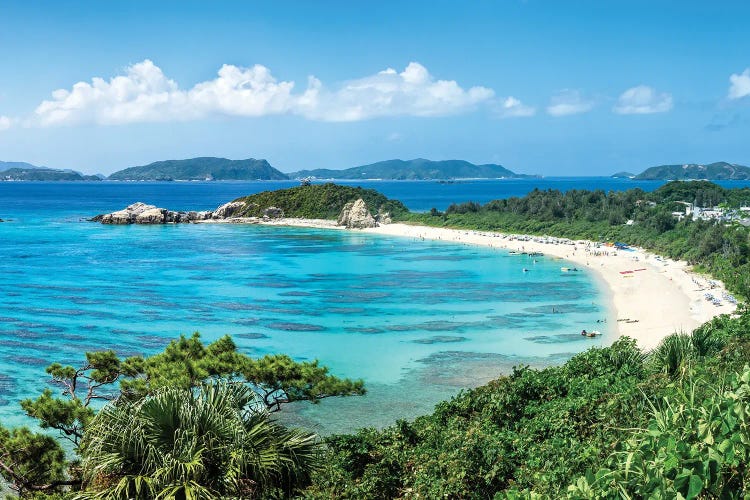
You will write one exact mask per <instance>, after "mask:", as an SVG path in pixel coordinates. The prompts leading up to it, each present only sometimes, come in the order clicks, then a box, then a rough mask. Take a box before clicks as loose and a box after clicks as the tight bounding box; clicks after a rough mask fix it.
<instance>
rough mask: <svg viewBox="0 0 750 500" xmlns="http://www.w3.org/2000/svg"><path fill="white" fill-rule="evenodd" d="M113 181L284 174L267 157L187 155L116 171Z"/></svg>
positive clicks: (266, 177)
mask: <svg viewBox="0 0 750 500" xmlns="http://www.w3.org/2000/svg"><path fill="white" fill-rule="evenodd" d="M108 179H109V180H115V181H172V180H175V181H191V180H200V181H202V180H206V179H210V180H217V181H222V180H232V181H240V180H242V181H246V180H285V179H288V177H287V176H286V174H284V173H282V172H279V171H278V170H276V169H275V168H273V167H272V166H271V165H269V163H268V162H267V161H266V160H256V159H255V158H250V159H247V160H228V159H226V158H213V157H204V158H190V159H188V160H166V161H157V162H154V163H149V164H148V165H142V166H139V167H130V168H126V169H124V170H119V171H117V172H115V173H113V174H112V175H110V176H109V177H108Z"/></svg>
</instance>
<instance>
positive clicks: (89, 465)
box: [0, 333, 365, 498]
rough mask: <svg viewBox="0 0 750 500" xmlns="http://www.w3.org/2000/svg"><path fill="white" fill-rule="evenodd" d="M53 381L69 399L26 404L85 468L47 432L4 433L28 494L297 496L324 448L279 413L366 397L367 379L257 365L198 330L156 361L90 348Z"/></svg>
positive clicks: (9, 469)
mask: <svg viewBox="0 0 750 500" xmlns="http://www.w3.org/2000/svg"><path fill="white" fill-rule="evenodd" d="M47 373H49V374H50V375H51V376H52V382H53V384H54V385H55V386H58V387H60V388H62V393H61V394H60V395H59V396H58V395H56V394H55V393H54V392H53V391H52V390H50V389H46V390H45V391H44V392H43V393H42V395H41V396H39V397H38V398H36V399H27V400H25V401H23V402H22V403H21V406H22V408H23V409H24V411H25V412H26V413H27V414H28V415H29V416H30V417H33V418H35V419H37V420H38V422H39V425H40V427H42V428H43V429H54V430H57V431H59V436H60V437H61V438H62V439H65V440H68V441H69V442H70V443H71V444H72V445H73V449H74V451H75V452H76V454H77V455H78V457H79V458H80V463H79V462H78V461H73V462H68V461H67V460H66V459H65V455H64V453H63V448H62V446H61V444H60V443H58V441H57V440H55V439H53V438H52V437H50V436H49V435H47V434H39V433H34V432H31V431H30V430H28V429H25V428H19V429H13V430H12V431H11V430H7V429H4V428H3V427H2V426H0V476H2V477H3V478H4V479H5V480H6V481H7V482H8V483H9V484H10V485H11V487H12V488H13V489H14V490H15V491H16V492H17V493H18V494H19V495H21V496H32V495H34V494H42V493H45V494H56V493H60V492H62V491H73V492H76V491H78V492H79V493H80V497H81V498H132V497H133V495H135V496H136V497H137V498H208V497H217V496H218V497H221V496H225V495H229V496H236V497H239V496H242V497H244V498H254V497H264V498H265V497H270V496H274V495H276V496H278V495H281V494H282V493H283V494H287V493H290V492H291V491H293V490H295V489H297V488H299V487H300V486H302V485H304V484H306V483H307V481H308V478H309V474H310V472H311V471H312V470H313V468H314V467H316V466H317V465H316V464H317V461H316V460H315V457H317V452H318V448H317V442H316V441H315V439H314V437H313V436H312V435H310V434H308V433H304V432H302V431H296V430H290V429H285V428H284V427H282V426H280V425H278V424H276V423H274V422H273V421H272V420H271V419H270V415H271V414H272V412H274V411H278V410H279V409H280V408H281V405H283V404H285V403H288V402H292V401H311V402H313V403H317V402H319V401H320V400H321V399H323V398H326V397H331V396H348V395H361V394H364V392H365V389H364V386H363V383H362V381H361V380H358V381H353V380H349V379H340V378H337V377H335V376H332V375H330V374H329V373H328V369H327V368H325V367H322V366H320V365H319V364H318V362H317V361H313V362H304V363H299V362H295V361H293V360H292V359H291V358H289V357H288V356H283V355H273V356H270V355H269V356H264V357H262V358H250V357H249V356H246V355H244V354H242V353H239V352H238V351H237V348H236V346H235V344H234V342H232V340H231V339H230V338H229V337H222V338H220V339H219V340H217V341H215V342H213V343H211V344H208V345H204V344H203V343H202V342H201V340H200V336H199V335H198V334H197V333H196V334H194V335H193V336H192V337H184V336H183V337H180V339H178V340H175V341H173V342H171V343H170V344H169V345H168V346H167V347H166V349H165V350H164V351H163V352H161V353H158V354H155V355H153V356H149V357H145V358H144V357H141V356H135V357H130V358H127V359H124V360H121V359H120V358H119V357H118V356H117V355H116V354H115V353H114V352H113V351H100V352H89V353H86V362H85V363H84V364H83V365H82V366H80V367H73V366H62V365H60V364H58V363H54V364H52V365H50V366H49V367H48V368H47ZM97 402H99V404H97ZM102 403H106V405H105V406H104V408H103V409H100V410H99V411H98V413H97V409H98V408H99V407H100V406H101V404H102ZM175 429H179V431H176V430H175Z"/></svg>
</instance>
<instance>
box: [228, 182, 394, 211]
mask: <svg viewBox="0 0 750 500" xmlns="http://www.w3.org/2000/svg"><path fill="white" fill-rule="evenodd" d="M359 198H362V199H363V200H364V202H365V203H366V204H367V208H368V210H369V211H370V212H371V213H372V214H377V213H378V211H381V210H382V211H384V212H389V213H390V214H391V215H392V216H398V215H400V214H405V213H407V212H408V211H409V210H408V209H407V208H406V206H405V205H404V204H403V203H401V202H400V201H396V200H391V199H389V198H387V197H385V196H384V195H382V194H380V193H379V192H377V191H375V190H374V189H363V188H361V187H352V186H341V185H337V184H332V183H328V184H313V185H309V186H297V187H293V188H289V189H279V190H276V191H263V192H262V193H257V194H253V195H250V196H244V197H242V198H237V199H236V200H234V201H235V202H244V203H245V204H246V208H245V209H244V210H243V211H241V212H238V213H235V214H233V216H234V217H261V216H262V215H263V210H264V209H265V208H268V207H277V208H280V209H282V210H283V211H284V215H285V216H286V217H302V218H306V219H335V218H336V217H338V215H339V214H340V213H341V209H342V208H344V205H346V204H347V203H348V202H350V201H355V200H357V199H359Z"/></svg>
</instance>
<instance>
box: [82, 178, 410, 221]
mask: <svg viewBox="0 0 750 500" xmlns="http://www.w3.org/2000/svg"><path fill="white" fill-rule="evenodd" d="M406 212H408V209H407V208H406V207H405V206H404V205H403V204H402V203H401V202H398V201H395V200H390V199H388V198H386V197H385V196H383V195H382V194H380V193H378V192H377V191H374V190H371V189H362V188H359V187H357V188H354V187H351V186H341V185H336V184H319V185H308V186H297V187H293V188H289V189H281V190H277V191H264V192H262V193H257V194H254V195H250V196H245V197H242V198H237V199H236V200H233V201H230V202H229V203H225V204H223V205H221V206H220V207H217V208H216V209H215V210H204V211H187V212H185V211H175V210H169V209H166V208H160V207H157V206H155V205H147V204H145V203H141V202H138V203H134V204H132V205H129V206H128V207H125V208H124V209H122V210H117V211H115V212H111V213H107V214H101V215H97V216H96V217H94V218H93V219H91V220H93V221H95V222H101V223H102V224H182V223H197V222H244V223H262V222H275V223H279V222H282V221H283V220H284V219H306V220H317V221H330V223H334V224H336V225H337V226H339V227H346V228H349V229H367V228H373V227H377V226H378V225H380V224H390V223H391V219H392V217H393V216H398V215H399V214H403V213H406ZM330 223H327V224H326V225H330Z"/></svg>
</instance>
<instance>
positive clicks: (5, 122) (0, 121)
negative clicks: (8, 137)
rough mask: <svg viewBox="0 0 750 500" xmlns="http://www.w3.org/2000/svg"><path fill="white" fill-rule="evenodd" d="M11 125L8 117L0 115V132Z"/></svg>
mask: <svg viewBox="0 0 750 500" xmlns="http://www.w3.org/2000/svg"><path fill="white" fill-rule="evenodd" d="M10 126H11V121H10V118H8V117H7V116H4V115H0V132H2V131H3V130H8V129H9V128H10Z"/></svg>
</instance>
